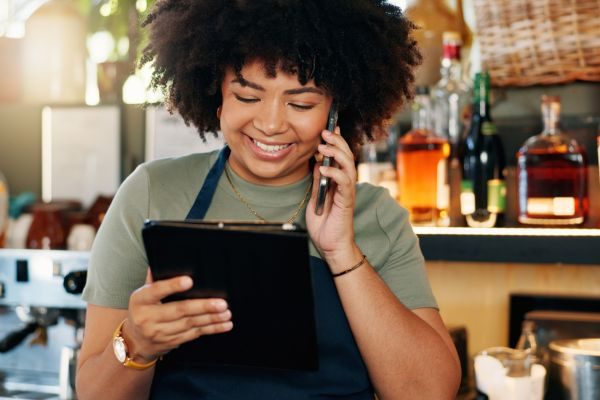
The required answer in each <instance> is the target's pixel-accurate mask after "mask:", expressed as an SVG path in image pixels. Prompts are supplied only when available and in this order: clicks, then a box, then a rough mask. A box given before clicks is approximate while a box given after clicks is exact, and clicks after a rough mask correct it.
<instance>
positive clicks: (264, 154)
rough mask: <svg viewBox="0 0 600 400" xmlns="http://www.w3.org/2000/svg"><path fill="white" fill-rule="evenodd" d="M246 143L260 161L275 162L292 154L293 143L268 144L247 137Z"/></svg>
mask: <svg viewBox="0 0 600 400" xmlns="http://www.w3.org/2000/svg"><path fill="white" fill-rule="evenodd" d="M246 141H247V143H248V144H249V147H250V149H251V150H252V151H253V153H254V154H255V155H256V156H257V157H258V158H260V159H265V160H275V159H280V158H283V157H285V156H286V155H287V154H289V153H290V151H291V149H292V147H293V145H294V144H293V143H286V144H266V143H264V142H261V141H259V140H256V139H253V138H251V137H250V136H248V135H246Z"/></svg>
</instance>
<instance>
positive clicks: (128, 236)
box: [83, 152, 437, 309]
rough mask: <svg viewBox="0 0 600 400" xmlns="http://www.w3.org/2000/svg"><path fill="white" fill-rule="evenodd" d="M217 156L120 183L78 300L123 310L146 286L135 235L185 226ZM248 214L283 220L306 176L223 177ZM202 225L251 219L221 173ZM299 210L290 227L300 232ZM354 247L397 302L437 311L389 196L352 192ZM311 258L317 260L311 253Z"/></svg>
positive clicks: (361, 189)
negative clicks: (150, 225)
mask: <svg viewBox="0 0 600 400" xmlns="http://www.w3.org/2000/svg"><path fill="white" fill-rule="evenodd" d="M217 156H218V152H212V153H206V154H192V155H189V156H185V157H180V158H170V159H163V160H157V161H152V162H149V163H145V164H142V165H140V166H139V167H138V168H137V169H136V170H135V171H134V172H133V173H132V174H131V175H130V176H129V177H128V178H127V179H126V180H125V182H123V184H122V185H121V187H120V188H119V191H118V192H117V194H116V195H115V198H114V200H113V202H112V204H111V206H110V209H109V210H108V213H107V214H106V216H105V218H104V220H103V222H102V225H101V227H100V229H99V231H98V235H97V236H96V239H95V240H94V245H93V248H92V252H91V257H90V263H89V266H88V275H87V284H86V287H85V290H84V292H83V298H84V300H86V301H87V302H88V303H91V304H95V305H99V306H104V307H113V308H120V309H126V308H127V306H128V303H129V296H130V295H131V293H132V292H133V291H134V290H135V289H137V288H139V287H140V286H142V285H143V284H144V281H145V277H146V271H147V266H148V260H147V258H146V252H145V250H144V245H143V242H142V235H141V229H142V226H143V223H144V221H145V220H146V219H171V220H172V219H180V220H181V219H185V217H186V215H187V213H188V212H189V210H190V208H191V207H192V204H193V202H194V200H195V199H196V196H197V194H198V191H199V190H200V188H201V187H202V183H203V182H204V179H205V178H206V175H207V174H208V171H209V170H210V167H211V166H212V165H213V163H214V162H215V160H216V159H217ZM228 171H229V172H230V176H231V178H232V181H233V183H234V185H235V186H236V187H237V188H238V191H239V192H240V193H242V194H243V196H244V198H245V199H246V201H247V202H248V203H249V204H250V205H251V207H252V208H253V209H254V210H255V211H256V212H257V213H259V214H260V215H261V216H263V217H265V218H266V219H268V220H271V221H285V220H287V219H288V218H289V217H290V216H291V215H292V214H293V213H294V211H295V209H296V207H297V206H298V205H299V204H300V202H301V201H302V199H303V196H304V195H305V193H306V187H307V185H308V184H309V180H310V179H312V178H311V177H310V176H307V177H306V178H304V179H303V180H302V181H300V182H296V183H294V184H291V185H287V186H278V187H272V186H261V185H255V184H252V183H249V182H247V181H245V180H243V179H242V178H240V177H239V176H237V175H236V174H235V173H234V172H233V171H232V170H231V169H229V170H228ZM205 218H206V219H235V220H256V217H255V216H254V214H252V213H251V211H250V210H249V209H248V208H247V207H246V206H245V205H244V204H243V203H242V202H241V201H240V200H239V198H238V197H237V195H236V194H235V192H234V191H233V189H232V188H231V185H230V184H229V182H228V181H227V178H226V176H225V174H223V175H222V176H221V178H220V180H219V183H218V188H217V190H216V192H215V195H214V197H213V200H212V202H211V205H210V208H209V209H208V212H207V214H206V216H205ZM304 219H305V215H304V211H302V212H301V213H300V215H299V216H298V218H297V220H296V223H298V224H299V225H301V226H304V227H305V221H304ZM354 230H355V239H356V243H357V244H358V246H359V247H360V249H361V250H362V252H363V253H364V254H366V256H367V258H368V260H369V262H370V264H371V265H372V266H373V267H374V268H375V269H376V271H377V272H378V273H379V275H380V276H381V277H382V278H383V280H384V281H385V282H386V284H387V285H388V286H389V287H390V288H391V290H392V291H393V292H394V294H395V295H396V296H397V297H398V299H399V300H400V301H401V302H402V303H403V304H404V305H405V306H406V307H408V308H411V309H414V308H421V307H435V308H437V304H436V301H435V298H434V297H433V294H432V292H431V288H430V286H429V282H428V280H427V275H426V272H425V267H424V260H423V256H422V254H421V251H420V249H419V245H418V240H417V237H416V235H415V234H414V232H413V231H412V228H411V226H410V224H409V222H408V213H407V211H406V210H404V209H403V208H401V207H400V206H399V205H398V203H397V202H396V201H395V200H394V199H392V198H391V196H390V195H389V193H388V192H387V190H385V189H383V188H380V187H376V186H372V185H369V184H358V185H357V187H356V208H355V212H354ZM310 251H311V255H313V256H316V257H320V255H319V254H318V252H317V250H316V248H315V247H314V246H313V245H312V243H311V246H310Z"/></svg>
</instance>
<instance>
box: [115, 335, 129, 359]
mask: <svg viewBox="0 0 600 400" xmlns="http://www.w3.org/2000/svg"><path fill="white" fill-rule="evenodd" d="M113 351H114V352H115V356H116V357H117V360H119V362H120V363H124V362H125V359H126V358H127V348H126V347H125V341H124V340H123V338H122V337H116V338H114V339H113Z"/></svg>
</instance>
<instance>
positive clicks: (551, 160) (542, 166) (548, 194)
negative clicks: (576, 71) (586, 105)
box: [517, 96, 589, 225]
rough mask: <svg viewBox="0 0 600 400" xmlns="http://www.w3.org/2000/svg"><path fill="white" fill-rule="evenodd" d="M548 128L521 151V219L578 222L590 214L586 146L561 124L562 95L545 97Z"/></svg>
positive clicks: (542, 222)
mask: <svg viewBox="0 0 600 400" xmlns="http://www.w3.org/2000/svg"><path fill="white" fill-rule="evenodd" d="M542 116H543V118H544V130H543V132H542V133H540V134H539V135H535V136H533V137H531V138H529V139H528V140H527V141H526V142H525V144H523V146H522V147H521V148H520V149H519V151H518V153H517V176H518V178H519V181H518V187H519V222H520V223H522V224H528V225H578V224H582V223H583V222H584V221H585V218H586V216H587V213H588V207H589V199H588V187H587V183H588V178H587V174H588V172H587V171H588V168H587V167H588V166H587V154H586V151H585V149H584V148H583V147H582V146H580V145H579V143H577V141H575V140H574V139H572V138H570V137H569V136H567V135H565V134H564V133H563V132H562V131H561V129H560V126H559V120H560V98H559V97H558V96H542Z"/></svg>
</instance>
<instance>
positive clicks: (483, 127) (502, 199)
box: [460, 72, 506, 228]
mask: <svg viewBox="0 0 600 400" xmlns="http://www.w3.org/2000/svg"><path fill="white" fill-rule="evenodd" d="M489 93H490V76H489V74H487V73H485V72H481V73H477V74H476V75H475V82H474V86H473V94H474V99H473V114H472V117H471V122H470V124H469V130H468V134H467V137H466V139H465V147H464V153H463V159H462V166H463V168H462V169H463V177H462V182H461V195H460V205H461V213H462V214H463V215H464V216H465V218H466V222H467V225H468V226H471V227H483V228H490V227H493V226H501V225H502V224H503V222H504V218H503V216H504V209H505V203H506V178H505V173H506V172H505V167H506V158H505V155H504V147H503V145H502V140H501V139H500V137H499V136H498V132H497V129H496V126H495V125H494V123H493V122H492V118H491V115H490V102H489Z"/></svg>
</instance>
